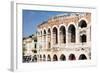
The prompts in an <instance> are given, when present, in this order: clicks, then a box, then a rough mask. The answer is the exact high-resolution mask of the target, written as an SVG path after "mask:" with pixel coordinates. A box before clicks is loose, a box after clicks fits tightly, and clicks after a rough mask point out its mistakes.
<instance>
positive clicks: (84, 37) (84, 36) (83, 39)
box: [80, 34, 87, 43]
mask: <svg viewBox="0 0 100 73" xmlns="http://www.w3.org/2000/svg"><path fill="white" fill-rule="evenodd" d="M86 40H87V37H86V34H83V35H81V36H80V41H81V43H84V42H86Z"/></svg>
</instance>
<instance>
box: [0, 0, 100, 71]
mask: <svg viewBox="0 0 100 73" xmlns="http://www.w3.org/2000/svg"><path fill="white" fill-rule="evenodd" d="M32 1H34V0H32ZM35 2H37V3H39V2H41V3H46V2H49V3H50V4H66V5H70V6H72V5H76V6H86V7H88V6H95V7H96V8H97V17H96V18H97V19H98V21H97V23H96V25H97V26H95V29H96V30H97V32H96V33H95V34H96V35H95V40H96V42H95V43H96V48H97V49H98V64H97V66H96V67H78V68H61V69H58V68H57V69H52V70H51V69H48V70H34V71H35V72H34V71H33V72H34V73H48V72H49V73H99V72H100V57H99V56H100V52H99V51H100V46H99V43H100V42H99V41H100V34H99V31H100V22H99V21H100V20H99V19H100V14H99V13H100V5H99V3H100V2H99V0H35ZM10 17H11V16H10V0H0V25H1V26H0V73H10V71H9V67H10V45H11V44H10V42H11V41H10V40H11V39H10V29H11V25H10ZM27 73H28V72H27Z"/></svg>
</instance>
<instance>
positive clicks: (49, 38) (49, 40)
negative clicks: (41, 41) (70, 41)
mask: <svg viewBox="0 0 100 73" xmlns="http://www.w3.org/2000/svg"><path fill="white" fill-rule="evenodd" d="M50 42H51V30H50V28H49V29H48V48H51V43H50Z"/></svg>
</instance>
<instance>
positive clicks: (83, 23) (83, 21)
mask: <svg viewBox="0 0 100 73" xmlns="http://www.w3.org/2000/svg"><path fill="white" fill-rule="evenodd" d="M79 27H81V28H85V27H87V23H86V21H85V20H81V21H80V22H79Z"/></svg>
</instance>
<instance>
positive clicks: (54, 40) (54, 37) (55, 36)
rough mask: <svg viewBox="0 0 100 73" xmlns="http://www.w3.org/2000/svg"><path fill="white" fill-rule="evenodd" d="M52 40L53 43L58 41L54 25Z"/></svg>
mask: <svg viewBox="0 0 100 73" xmlns="http://www.w3.org/2000/svg"><path fill="white" fill-rule="evenodd" d="M53 42H54V44H57V43H58V31H57V28H56V27H54V28H53Z"/></svg>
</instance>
